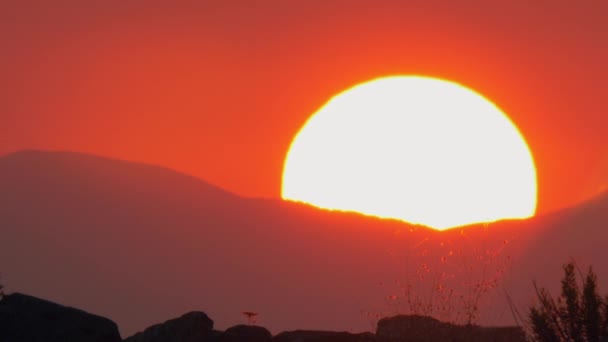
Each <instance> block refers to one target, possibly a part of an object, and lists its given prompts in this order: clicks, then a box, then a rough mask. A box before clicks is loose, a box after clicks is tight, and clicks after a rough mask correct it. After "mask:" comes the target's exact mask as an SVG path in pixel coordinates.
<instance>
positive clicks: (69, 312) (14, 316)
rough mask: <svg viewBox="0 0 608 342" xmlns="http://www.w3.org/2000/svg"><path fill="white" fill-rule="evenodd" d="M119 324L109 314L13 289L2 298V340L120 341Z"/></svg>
mask: <svg viewBox="0 0 608 342" xmlns="http://www.w3.org/2000/svg"><path fill="white" fill-rule="evenodd" d="M121 340H122V339H121V338H120V334H119V332H118V327H117V326H116V324H115V323H114V322H112V321H111V320H109V319H107V318H103V317H100V316H96V315H92V314H89V313H86V312H84V311H81V310H78V309H74V308H69V307H66V306H62V305H59V304H55V303H52V302H49V301H46V300H42V299H39V298H35V297H32V296H28V295H24V294H20V293H13V294H10V295H6V296H4V298H3V299H2V300H0V341H2V342H5V341H6V342H22V341H23V342H25V341H27V342H38V341H39V342H55V341H56V342H65V341H74V342H78V341H88V342H119V341H121Z"/></svg>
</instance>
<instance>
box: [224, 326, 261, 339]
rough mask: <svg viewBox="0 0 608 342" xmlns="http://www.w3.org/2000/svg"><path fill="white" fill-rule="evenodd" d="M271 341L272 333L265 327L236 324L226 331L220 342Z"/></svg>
mask: <svg viewBox="0 0 608 342" xmlns="http://www.w3.org/2000/svg"><path fill="white" fill-rule="evenodd" d="M240 341H248V342H271V341H272V335H271V334H270V331H268V330H267V329H266V328H264V327H260V326H256V325H235V326H233V327H230V328H228V329H226V331H224V332H223V333H222V334H221V335H220V336H219V339H218V342H240Z"/></svg>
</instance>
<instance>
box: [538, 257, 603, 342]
mask: <svg viewBox="0 0 608 342" xmlns="http://www.w3.org/2000/svg"><path fill="white" fill-rule="evenodd" d="M563 269H564V278H563V279H562V281H561V295H560V296H559V297H557V299H554V298H553V296H551V294H550V293H549V291H548V290H547V289H546V288H544V287H541V288H539V287H538V286H537V284H536V282H534V289H535V290H536V296H537V299H538V302H539V303H538V306H533V307H531V308H530V311H529V314H528V319H529V324H528V325H527V326H526V329H527V333H528V335H529V336H530V338H531V340H532V341H539V342H550V341H557V342H562V341H568V342H570V341H572V342H579V341H580V342H599V341H608V296H606V297H604V298H602V297H601V296H600V295H599V291H598V284H597V276H596V274H595V273H594V271H593V269H592V267H589V269H588V270H587V273H586V274H583V272H582V271H581V270H580V269H579V268H578V267H577V265H576V263H575V262H574V261H572V262H569V263H567V264H565V265H564V266H563ZM576 273H578V278H579V281H580V283H581V285H582V291H581V287H580V286H579V282H578V281H577V275H576Z"/></svg>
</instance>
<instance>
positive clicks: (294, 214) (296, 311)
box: [0, 151, 608, 336]
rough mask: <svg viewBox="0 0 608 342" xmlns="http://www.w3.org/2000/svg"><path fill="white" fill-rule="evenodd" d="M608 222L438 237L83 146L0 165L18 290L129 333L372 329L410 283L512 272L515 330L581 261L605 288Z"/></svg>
mask: <svg viewBox="0 0 608 342" xmlns="http://www.w3.org/2000/svg"><path fill="white" fill-rule="evenodd" d="M244 172H246V171H244ZM605 222H608V196H606V195H604V196H601V197H598V198H596V199H593V200H590V201H588V202H585V203H582V204H581V205H579V206H576V207H573V208H568V209H564V210H561V211H558V212H555V213H551V214H547V215H543V216H537V217H535V218H532V219H529V220H514V221H501V222H496V223H492V224H489V225H472V226H469V227H462V228H457V229H453V230H448V231H444V232H438V231H435V230H431V229H427V228H425V227H421V226H413V225H409V224H406V223H403V222H400V221H396V220H383V219H378V218H374V217H368V216H364V215H359V214H356V213H345V212H337V211H327V210H320V209H316V208H313V207H309V206H306V205H302V204H298V203H292V202H283V201H281V200H277V199H253V198H243V197H240V196H237V195H235V194H232V193H229V192H227V191H225V190H223V189H221V188H218V187H216V186H214V185H212V184H209V183H206V182H204V181H202V180H200V179H197V178H194V177H191V176H188V175H184V174H180V173H177V172H174V171H172V170H169V169H166V168H162V167H157V166H152V165H144V164H139V163H132V162H128V161H120V160H113V159H108V158H102V157H97V156H91V155H86V154H80V153H73V152H44V151H23V152H17V153H13V154H10V155H7V156H4V157H2V158H0V227H2V228H1V229H2V238H1V239H0V272H2V275H3V282H4V283H5V285H6V287H7V288H8V290H9V291H19V292H23V293H29V294H33V295H35V296H38V297H42V298H46V299H49V300H53V301H56V302H60V303H63V304H65V305H69V306H74V307H80V308H84V309H86V310H87V311H89V312H94V313H96V314H99V315H102V316H105V317H111V318H112V319H113V320H114V321H115V322H116V323H117V324H118V325H119V327H120V330H121V334H122V335H123V336H129V335H132V334H133V333H135V332H136V331H141V330H143V328H145V327H147V326H150V325H152V324H154V323H158V322H162V321H164V320H165V319H166V317H174V316H179V315H180V314H182V313H183V312H188V311H194V310H203V311H205V312H207V313H208V314H209V315H211V316H212V317H214V320H215V322H216V325H217V326H218V328H220V329H223V328H226V327H228V326H231V325H235V324H238V323H246V322H247V319H246V317H244V316H243V315H242V312H244V311H254V312H257V313H259V316H258V322H259V323H260V324H261V325H263V326H266V327H268V328H269V329H270V330H271V331H273V332H279V331H287V330H295V329H324V330H353V331H363V330H369V329H373V326H374V325H375V323H372V322H371V320H374V319H375V318H374V314H376V315H381V314H383V313H387V314H389V313H390V314H394V313H396V312H397V311H399V312H401V311H403V310H408V309H409V308H411V298H410V303H409V304H408V303H406V297H407V295H406V293H405V292H403V290H404V285H403V284H404V282H406V281H409V285H412V286H411V287H414V288H415V289H412V288H411V287H410V292H409V293H410V296H411V295H412V293H413V292H414V290H416V291H418V292H417V293H419V294H420V296H419V297H420V299H418V300H417V301H418V302H419V303H426V302H428V299H429V298H430V297H431V296H430V295H428V294H427V295H425V294H424V291H425V289H428V288H430V287H432V286H434V285H433V284H435V283H436V277H437V276H438V275H439V274H443V273H445V274H447V275H452V278H450V279H451V280H449V281H448V280H446V283H448V282H450V286H453V287H454V288H459V287H462V288H463V289H464V290H466V289H467V287H469V288H470V287H471V286H473V285H474V283H475V282H476V281H477V280H478V279H476V277H477V278H490V277H491V276H493V273H496V272H499V273H501V274H500V282H499V283H498V284H500V287H499V288H496V289H492V291H490V292H489V294H487V295H484V296H482V298H481V299H480V300H479V302H478V304H479V307H480V311H479V313H478V315H477V316H478V318H477V319H478V320H479V322H480V323H483V324H498V325H513V323H514V320H513V317H512V314H511V309H510V308H509V305H508V301H507V296H508V297H509V298H511V300H512V302H513V303H514V304H515V305H516V306H517V308H519V310H520V311H522V312H523V311H525V309H526V307H527V306H528V305H530V304H531V303H532V299H533V295H534V292H533V286H532V281H533V280H537V281H538V283H539V285H547V286H548V287H549V288H556V286H558V285H559V278H560V276H561V264H562V263H564V262H566V261H568V260H569V258H571V257H572V258H575V259H576V260H577V261H578V262H579V263H580V264H581V265H587V264H593V265H594V267H596V269H597V270H598V273H599V277H600V285H601V284H602V280H603V279H606V278H603V277H606V276H608V274H606V275H603V274H602V270H603V269H604V268H605V266H606V261H605V260H608V258H607V257H608V249H606V248H604V243H605V241H606V236H607V235H608V233H606V231H605V230H604V228H605ZM476 260H477V261H476ZM424 267H426V268H427V271H426V272H427V273H426V276H425V273H424V272H425V271H424ZM429 269H430V271H429ZM421 270H423V271H421ZM471 270H472V271H471ZM434 277H435V278H434ZM433 279H435V280H433ZM457 290H458V291H460V292H458V293H466V292H465V291H464V290H463V291H461V290H462V289H457ZM463 301H464V300H454V301H452V302H451V303H450V304H449V305H450V306H451V307H453V308H452V309H453V310H454V312H448V313H447V315H448V316H449V315H451V316H452V318H453V317H455V316H456V315H458V313H456V311H458V310H460V309H459V306H461V305H462V302H463ZM433 305H436V303H434V304H433ZM405 313H407V312H405ZM443 314H446V312H445V311H444V312H443ZM460 315H461V313H460Z"/></svg>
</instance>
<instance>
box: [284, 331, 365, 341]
mask: <svg viewBox="0 0 608 342" xmlns="http://www.w3.org/2000/svg"><path fill="white" fill-rule="evenodd" d="M272 341H273V342H373V341H376V338H375V336H374V334H372V333H361V334H351V333H347V332H335V331H311V330H296V331H287V332H283V333H280V334H278V335H277V336H275V337H274V338H273V339H272Z"/></svg>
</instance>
